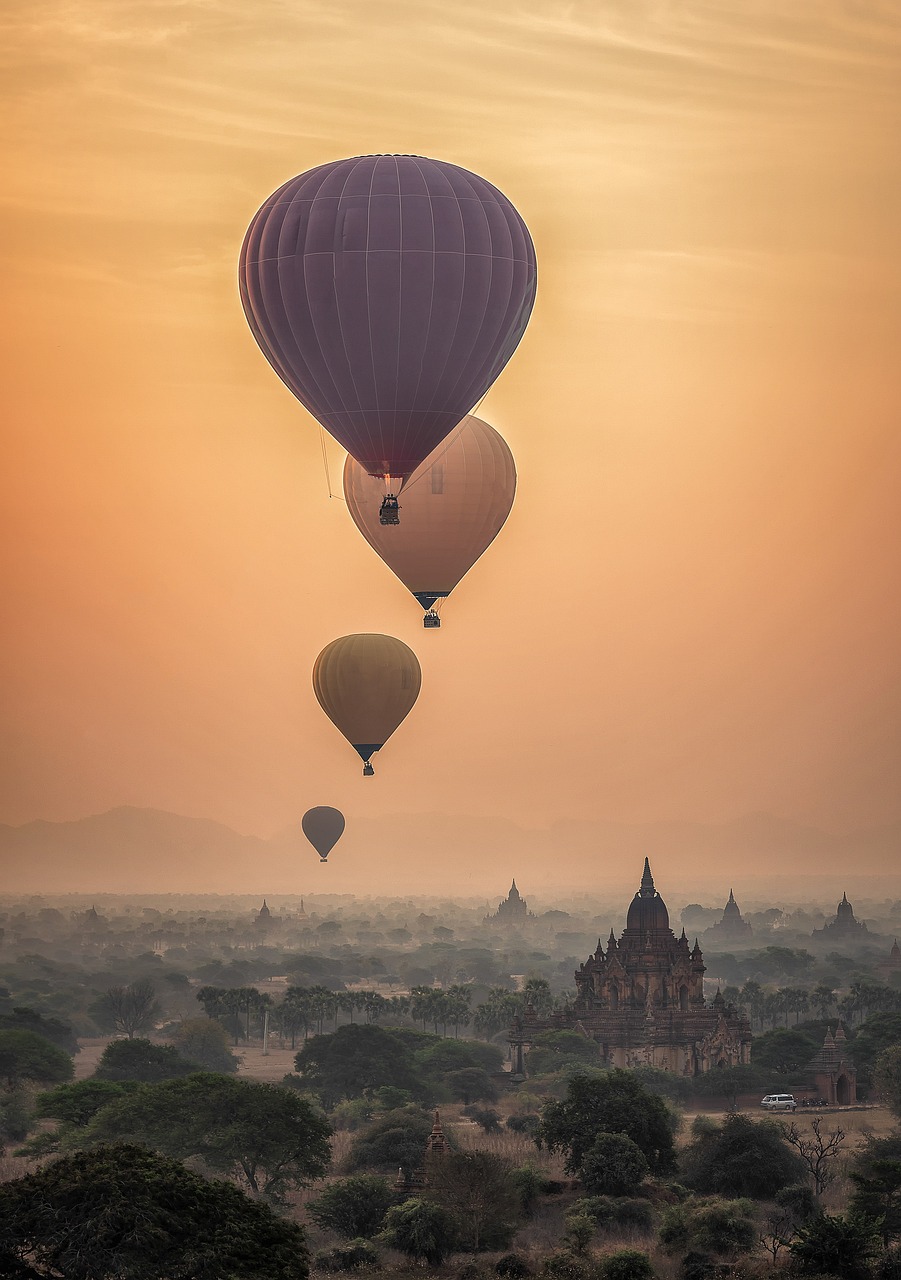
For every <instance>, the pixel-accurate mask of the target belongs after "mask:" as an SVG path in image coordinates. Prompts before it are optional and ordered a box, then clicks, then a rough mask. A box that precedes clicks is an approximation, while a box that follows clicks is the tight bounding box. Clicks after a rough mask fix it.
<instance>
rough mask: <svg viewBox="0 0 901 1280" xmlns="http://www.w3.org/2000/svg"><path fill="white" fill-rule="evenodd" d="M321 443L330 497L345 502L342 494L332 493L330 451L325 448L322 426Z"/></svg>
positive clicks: (323, 428)
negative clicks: (329, 463)
mask: <svg viewBox="0 0 901 1280" xmlns="http://www.w3.org/2000/svg"><path fill="white" fill-rule="evenodd" d="M319 443H320V445H321V446H322V465H323V466H324V467H325V483H326V484H327V485H328V496H329V497H330V498H337V499H338V501H339V502H343V501H344V498H343V496H342V495H341V494H340V493H332V476H331V472H330V471H329V465H328V451H327V449H326V447H325V427H322V426H320V428H319Z"/></svg>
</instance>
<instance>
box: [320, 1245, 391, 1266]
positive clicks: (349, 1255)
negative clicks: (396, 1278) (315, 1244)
mask: <svg viewBox="0 0 901 1280" xmlns="http://www.w3.org/2000/svg"><path fill="white" fill-rule="evenodd" d="M313 1264H314V1266H315V1267H316V1270H317V1271H359V1270H362V1269H364V1268H365V1270H367V1271H378V1270H379V1269H380V1268H381V1265H382V1262H381V1258H380V1256H379V1251H378V1249H376V1248H375V1246H374V1245H372V1244H370V1243H369V1241H368V1240H348V1242H347V1244H339V1245H337V1246H336V1247H335V1248H334V1249H320V1251H319V1252H318V1253H317V1254H316V1255H315V1256H314V1258H313Z"/></svg>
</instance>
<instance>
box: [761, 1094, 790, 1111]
mask: <svg viewBox="0 0 901 1280" xmlns="http://www.w3.org/2000/svg"><path fill="white" fill-rule="evenodd" d="M760 1105H761V1106H762V1107H766V1109H767V1111H794V1109H795V1107H796V1105H797V1104H796V1102H795V1096H794V1094H792V1093H768V1094H767V1095H766V1097H765V1098H761V1100H760Z"/></svg>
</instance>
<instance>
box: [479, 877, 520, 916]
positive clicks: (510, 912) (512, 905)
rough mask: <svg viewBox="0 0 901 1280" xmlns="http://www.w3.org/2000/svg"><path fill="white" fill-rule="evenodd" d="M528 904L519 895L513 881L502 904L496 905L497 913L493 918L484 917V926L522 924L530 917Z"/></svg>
mask: <svg viewBox="0 0 901 1280" xmlns="http://www.w3.org/2000/svg"><path fill="white" fill-rule="evenodd" d="M531 914H532V913H531V912H530V911H529V908H528V904H527V903H526V900H525V898H523V897H522V896H521V895H520V892H519V890H518V889H517V887H516V881H515V880H514V881H513V883H512V884H511V886H510V892H509V893H508V894H507V896H506V898H504V900H503V902H499V903H498V907H497V911H495V913H494V915H493V916H486V917H485V923H486V924H522V922H523V921H524V920H527V919H528V918H529V917H530V916H531Z"/></svg>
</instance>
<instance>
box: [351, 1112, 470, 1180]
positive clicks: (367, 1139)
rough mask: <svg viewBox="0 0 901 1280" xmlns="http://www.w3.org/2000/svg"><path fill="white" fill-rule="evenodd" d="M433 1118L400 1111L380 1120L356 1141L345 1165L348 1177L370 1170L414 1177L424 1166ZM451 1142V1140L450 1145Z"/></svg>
mask: <svg viewBox="0 0 901 1280" xmlns="http://www.w3.org/2000/svg"><path fill="white" fill-rule="evenodd" d="M433 1123H434V1117H433V1116H432V1114H431V1112H429V1111H425V1110H423V1108H422V1107H415V1106H411V1107H401V1108H400V1109H399V1110H397V1111H387V1112H385V1114H384V1115H383V1116H377V1117H376V1119H375V1120H373V1121H372V1122H371V1123H370V1124H368V1125H367V1126H366V1127H365V1128H364V1129H362V1130H361V1132H360V1135H359V1137H357V1138H355V1139H354V1142H353V1144H352V1145H351V1148H350V1151H349V1153H348V1155H347V1157H346V1159H345V1161H344V1169H343V1172H345V1173H355V1172H356V1171H357V1170H358V1169H371V1170H373V1171H378V1172H379V1173H389V1174H395V1173H397V1170H398V1169H403V1170H404V1171H405V1172H406V1173H411V1172H413V1171H414V1170H416V1169H418V1168H419V1166H420V1165H421V1164H422V1161H423V1157H424V1155H425V1147H426V1141H427V1139H428V1136H429V1134H430V1133H431V1132H432V1125H433ZM451 1140H452V1139H451V1138H450V1137H449V1138H448V1141H449V1142H450V1141H451Z"/></svg>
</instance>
